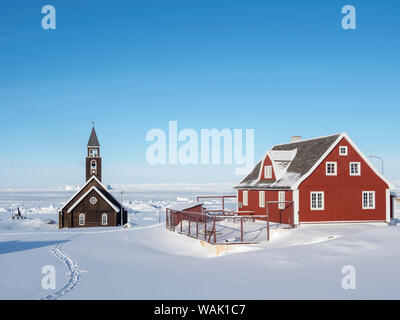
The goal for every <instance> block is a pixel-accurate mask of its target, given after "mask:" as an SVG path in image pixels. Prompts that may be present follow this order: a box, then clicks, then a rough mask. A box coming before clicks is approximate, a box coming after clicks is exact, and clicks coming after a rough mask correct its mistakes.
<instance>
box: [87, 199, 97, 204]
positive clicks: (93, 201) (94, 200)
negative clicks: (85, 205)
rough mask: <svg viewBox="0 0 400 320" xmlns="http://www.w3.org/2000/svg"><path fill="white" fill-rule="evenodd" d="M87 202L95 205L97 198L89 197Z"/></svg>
mask: <svg viewBox="0 0 400 320" xmlns="http://www.w3.org/2000/svg"><path fill="white" fill-rule="evenodd" d="M89 202H90V204H96V203H97V198H96V197H91V198H90V200H89Z"/></svg>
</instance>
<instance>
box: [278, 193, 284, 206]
mask: <svg viewBox="0 0 400 320" xmlns="http://www.w3.org/2000/svg"><path fill="white" fill-rule="evenodd" d="M278 201H279V203H278V209H285V191H279V193H278Z"/></svg>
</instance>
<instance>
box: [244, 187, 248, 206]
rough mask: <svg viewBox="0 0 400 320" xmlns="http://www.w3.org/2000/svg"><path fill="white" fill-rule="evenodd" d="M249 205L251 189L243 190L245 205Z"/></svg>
mask: <svg viewBox="0 0 400 320" xmlns="http://www.w3.org/2000/svg"><path fill="white" fill-rule="evenodd" d="M248 205H249V191H247V190H243V207H244V206H248Z"/></svg>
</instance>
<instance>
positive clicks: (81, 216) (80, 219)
mask: <svg viewBox="0 0 400 320" xmlns="http://www.w3.org/2000/svg"><path fill="white" fill-rule="evenodd" d="M79 225H80V226H84V225H85V214H84V213H80V214H79Z"/></svg>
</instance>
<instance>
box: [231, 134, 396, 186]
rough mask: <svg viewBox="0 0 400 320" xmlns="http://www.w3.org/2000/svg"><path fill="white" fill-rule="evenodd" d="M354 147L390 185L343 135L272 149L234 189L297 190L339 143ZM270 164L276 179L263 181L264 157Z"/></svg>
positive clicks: (366, 159)
mask: <svg viewBox="0 0 400 320" xmlns="http://www.w3.org/2000/svg"><path fill="white" fill-rule="evenodd" d="M342 138H346V140H347V141H348V142H349V143H350V144H351V145H352V146H353V147H354V149H355V150H356V151H357V152H358V153H359V154H360V156H361V157H362V158H363V159H364V160H365V161H366V162H367V164H368V165H369V166H370V167H371V169H372V170H373V171H374V172H375V173H376V174H377V175H378V176H379V177H380V178H381V179H382V180H384V181H385V182H386V183H387V184H388V185H389V186H391V184H390V183H389V182H388V181H387V180H386V179H385V177H383V176H382V175H381V174H380V173H379V172H378V171H377V170H376V168H375V167H374V166H373V165H372V164H371V163H370V161H369V160H368V158H366V157H365V156H364V155H363V153H362V152H361V150H360V149H358V147H357V146H356V145H355V144H354V142H352V141H351V139H350V138H349V137H348V135H347V134H345V133H340V134H334V135H330V136H325V137H319V138H314V139H309V140H301V141H296V142H291V143H286V144H280V145H275V146H273V147H272V148H271V149H270V150H268V151H267V153H266V154H265V156H264V158H263V159H262V160H260V161H259V162H258V163H257V165H256V166H255V167H254V169H253V170H252V171H251V172H250V173H249V174H248V175H247V176H246V177H245V178H244V179H243V180H241V181H240V182H239V184H238V185H236V186H235V188H236V189H297V188H298V186H299V184H300V183H301V182H302V181H304V180H305V179H306V178H307V177H308V176H309V175H310V174H311V173H312V172H313V171H314V170H315V168H316V167H317V166H318V165H319V164H320V163H321V162H322V161H323V160H324V159H325V158H326V156H327V155H328V154H329V152H330V151H331V150H332V149H333V148H334V147H335V146H336V145H337V144H338V143H339V141H341V140H342ZM267 157H268V158H269V159H270V160H271V162H272V167H273V171H274V174H275V179H262V168H263V163H264V160H265V159H266V158H267Z"/></svg>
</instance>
